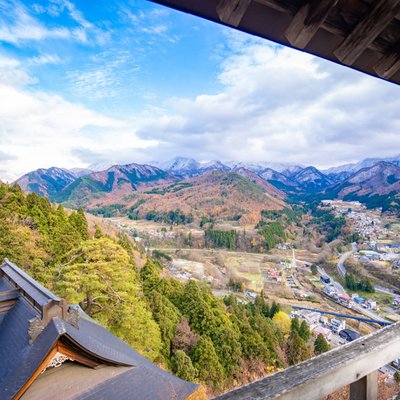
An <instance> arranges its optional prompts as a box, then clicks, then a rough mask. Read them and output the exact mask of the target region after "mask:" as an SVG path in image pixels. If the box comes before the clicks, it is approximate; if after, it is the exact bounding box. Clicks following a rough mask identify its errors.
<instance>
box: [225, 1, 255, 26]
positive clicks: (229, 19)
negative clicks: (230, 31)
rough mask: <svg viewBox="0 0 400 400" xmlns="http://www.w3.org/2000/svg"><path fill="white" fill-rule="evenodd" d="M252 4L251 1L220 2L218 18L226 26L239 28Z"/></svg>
mask: <svg viewBox="0 0 400 400" xmlns="http://www.w3.org/2000/svg"><path fill="white" fill-rule="evenodd" d="M250 3H251V0H219V1H218V3H217V14H218V17H219V19H220V20H221V21H222V22H224V23H225V24H228V25H232V26H235V27H237V26H239V24H240V21H241V20H242V18H243V17H244V14H245V13H246V11H247V8H248V7H249V5H250Z"/></svg>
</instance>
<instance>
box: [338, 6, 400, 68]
mask: <svg viewBox="0 0 400 400" xmlns="http://www.w3.org/2000/svg"><path fill="white" fill-rule="evenodd" d="M399 9H400V0H379V1H378V2H377V3H376V4H375V6H374V7H373V8H372V10H371V11H370V13H369V14H368V15H367V16H366V17H365V18H363V19H362V20H361V22H360V23H359V24H358V25H357V26H356V27H355V28H354V30H353V31H352V32H351V33H350V34H349V35H348V36H347V37H346V38H345V39H344V41H343V42H342V43H341V44H340V46H339V47H338V48H337V49H336V50H335V51H334V54H335V56H336V57H337V58H338V60H339V61H340V62H342V63H344V64H347V65H352V64H353V63H354V62H355V61H356V60H357V58H358V57H360V55H361V54H362V53H363V52H364V50H365V49H367V47H368V46H369V45H370V44H371V43H372V42H373V41H374V40H375V39H376V37H377V36H378V35H379V34H380V33H381V32H382V31H383V30H384V29H385V28H386V27H387V26H388V25H389V24H390V22H391V21H392V20H393V19H394V18H395V17H396V15H397V13H398V11H399Z"/></svg>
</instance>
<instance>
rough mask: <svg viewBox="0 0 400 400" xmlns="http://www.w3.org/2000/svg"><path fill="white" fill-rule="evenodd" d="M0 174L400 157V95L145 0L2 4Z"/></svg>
mask: <svg viewBox="0 0 400 400" xmlns="http://www.w3.org/2000/svg"><path fill="white" fill-rule="evenodd" d="M0 101H1V103H0V179H2V180H6V181H11V180H13V179H16V178H17V177H19V176H21V175H22V174H24V173H26V172H28V171H31V170H34V169H37V168H48V167H51V166H58V167H64V168H76V167H88V166H90V165H107V164H111V163H130V162H138V163H143V162H149V163H151V162H156V161H161V160H168V159H171V158H174V157H176V156H184V157H193V158H195V159H197V160H213V159H219V160H222V161H231V160H237V161H252V162H256V161H257V162H288V163H298V164H303V165H315V166H317V167H320V168H327V167H330V166H334V165H340V164H344V163H348V162H355V161H359V160H361V159H364V158H367V157H387V156H394V155H396V154H397V153H399V150H400V112H399V110H400V89H399V87H398V86H396V85H394V84H391V83H387V82H384V81H381V80H379V79H377V78H373V77H370V76H367V75H364V74H361V73H358V72H355V71H353V70H351V69H349V68H345V67H341V66H338V65H336V64H334V63H331V62H328V61H325V60H321V59H318V58H316V57H313V56H311V55H308V54H305V53H302V52H299V51H296V50H292V49H289V48H285V47H282V46H278V45H276V44H274V43H272V42H268V41H266V40H261V39H258V38H256V37H253V36H250V35H247V34H244V33H240V32H237V31H235V30H233V29H230V28H226V27H223V26H220V25H218V24H215V23H212V22H209V21H206V20H202V19H200V18H197V17H193V16H190V15H187V14H183V13H180V12H178V11H174V10H171V9H167V8H165V7H162V6H159V5H156V4H153V3H151V2H148V1H145V0H131V1H126V0H124V1H122V0H121V1H109V0H96V1H95V2H94V1H93V0H43V1H36V2H35V0H29V1H28V0H25V1H21V0H0Z"/></svg>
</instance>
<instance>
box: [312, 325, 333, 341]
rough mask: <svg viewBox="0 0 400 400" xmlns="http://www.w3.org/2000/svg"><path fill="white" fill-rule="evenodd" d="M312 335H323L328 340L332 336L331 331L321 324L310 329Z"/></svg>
mask: <svg viewBox="0 0 400 400" xmlns="http://www.w3.org/2000/svg"><path fill="white" fill-rule="evenodd" d="M312 333H313V335H315V336H318V335H323V336H324V337H325V339H326V340H330V339H331V337H332V331H331V330H330V329H328V328H324V327H323V326H317V327H316V328H314V329H313V331H312Z"/></svg>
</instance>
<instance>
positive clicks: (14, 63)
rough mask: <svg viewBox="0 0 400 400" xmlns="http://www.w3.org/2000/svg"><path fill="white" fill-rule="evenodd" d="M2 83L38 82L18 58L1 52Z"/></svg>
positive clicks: (0, 74)
mask: <svg viewBox="0 0 400 400" xmlns="http://www.w3.org/2000/svg"><path fill="white" fill-rule="evenodd" d="M0 83H7V84H9V85H13V86H25V85H29V84H32V83H36V78H34V77H32V76H30V75H29V74H28V72H26V71H25V69H24V68H23V67H22V65H21V63H20V62H19V61H18V60H16V59H14V58H9V57H5V56H3V55H1V54H0Z"/></svg>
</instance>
